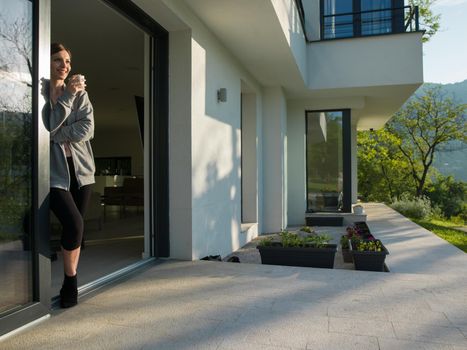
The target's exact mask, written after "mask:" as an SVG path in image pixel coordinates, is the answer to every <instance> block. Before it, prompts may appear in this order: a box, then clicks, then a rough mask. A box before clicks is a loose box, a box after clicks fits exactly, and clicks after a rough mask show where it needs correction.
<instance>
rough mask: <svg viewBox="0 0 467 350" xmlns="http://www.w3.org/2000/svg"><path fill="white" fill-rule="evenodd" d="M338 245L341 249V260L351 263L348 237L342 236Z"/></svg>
mask: <svg viewBox="0 0 467 350" xmlns="http://www.w3.org/2000/svg"><path fill="white" fill-rule="evenodd" d="M340 244H341V249H342V258H343V259H344V262H345V263H351V262H353V259H352V254H351V253H350V245H349V237H348V236H347V235H342V237H341V240H340Z"/></svg>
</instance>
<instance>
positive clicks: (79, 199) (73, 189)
mask: <svg viewBox="0 0 467 350" xmlns="http://www.w3.org/2000/svg"><path fill="white" fill-rule="evenodd" d="M67 162H68V169H69V170H70V180H71V181H70V191H65V190H62V189H59V188H51V189H50V209H51V210H52V211H53V213H54V214H55V216H56V217H57V218H58V220H59V221H60V223H61V224H62V227H63V232H62V238H61V240H60V242H61V245H62V247H63V248H64V249H66V250H74V249H76V248H78V247H79V246H80V245H81V241H82V240H83V232H84V221H83V218H84V214H85V213H86V208H87V206H88V204H89V199H90V198H91V186H90V185H87V186H82V187H81V188H78V182H77V181H76V176H75V168H74V166H73V160H72V158H71V157H69V158H67Z"/></svg>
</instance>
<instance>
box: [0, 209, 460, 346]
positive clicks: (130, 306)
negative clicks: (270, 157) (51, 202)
mask: <svg viewBox="0 0 467 350" xmlns="http://www.w3.org/2000/svg"><path fill="white" fill-rule="evenodd" d="M365 208H366V211H367V214H368V217H369V225H370V228H371V229H372V231H373V232H375V235H377V236H378V238H381V239H382V240H383V242H384V243H386V244H387V245H388V246H389V249H390V251H391V256H392V258H393V260H390V261H389V266H390V269H391V272H389V273H380V272H368V271H354V270H345V269H315V268H303V267H287V266H273V265H261V264H253V263H250V264H247V263H240V264H238V263H228V262H208V261H194V262H191V261H174V260H167V261H163V262H162V263H159V264H157V265H154V266H151V267H150V268H147V269H144V270H141V271H139V272H137V273H135V274H133V275H131V276H130V277H128V278H126V279H124V280H121V281H119V282H116V283H114V284H112V285H109V286H106V287H104V288H102V289H100V290H98V291H96V292H93V293H90V294H88V295H86V296H84V297H82V298H81V299H80V303H79V304H78V306H76V307H74V308H71V309H67V310H55V311H53V312H52V317H51V318H50V319H48V320H47V321H44V322H42V323H40V324H38V325H37V326H35V327H31V328H28V329H26V330H24V331H23V332H21V333H19V334H16V335H14V336H11V337H9V338H4V340H3V341H2V342H1V344H0V348H1V349H2V350H3V349H65V348H66V349H67V350H68V349H70V350H73V349H221V350H222V349H259V350H274V349H276V350H280V349H326V350H334V349H336V350H341V349H371V350H372V349H382V350H386V349H402V350H403V349H410V350H412V349H414V350H418V349H423V350H434V349H442V350H448V349H449V350H460V349H467V307H466V305H467V273H466V271H467V270H466V268H465V266H466V263H465V261H466V259H467V258H466V254H465V253H463V252H461V253H462V254H459V252H460V251H459V250H458V249H457V248H454V247H451V248H447V247H446V245H449V244H448V243H447V242H445V241H442V240H438V239H433V237H432V236H434V235H433V234H431V233H427V232H424V231H421V230H420V229H419V228H418V227H417V226H416V225H415V224H411V223H407V222H406V221H405V220H406V219H405V218H401V217H400V216H399V215H398V214H397V213H394V212H393V211H392V210H391V209H389V208H387V207H386V208H385V207H384V206H383V207H380V206H379V205H370V206H368V207H365ZM374 213H379V214H378V215H387V216H388V219H387V220H388V221H389V223H391V222H392V228H391V225H390V224H389V223H382V222H380V216H378V215H375V214H374ZM381 220H382V219H381ZM401 224H402V225H403V226H404V227H406V232H407V234H408V242H407V244H406V248H407V249H406V250H404V249H403V246H404V245H403V244H402V237H401V234H400V225H401ZM413 225H415V226H413ZM378 230H381V231H380V233H379V232H378ZM391 230H392V231H391ZM422 230H423V229H422ZM414 235H416V236H417V237H415V236H414ZM417 239H421V241H420V242H422V243H420V245H422V246H424V247H426V248H427V249H428V250H430V249H432V250H431V251H430V252H431V253H433V252H434V251H437V252H439V253H440V256H439V258H440V259H439V260H437V262H436V264H435V265H436V266H431V265H430V264H432V263H433V258H432V257H430V258H427V259H425V258H424V256H423V254H415V256H414V257H412V258H407V257H408V256H409V255H410V254H409V252H408V251H409V250H411V249H412V247H413V244H415V246H417V244H416V243H414V242H415V241H416V240H417ZM435 242H436V244H437V245H438V248H436V249H435V248H434V246H433V244H434V243H435ZM430 247H431V248H430ZM448 253H449V254H452V255H453V256H452V257H449V256H448V257H447V258H446V254H448ZM399 254H401V255H402V256H403V257H400V256H398V255H399ZM449 254H448V255H449ZM443 258H446V259H445V260H446V261H444V260H443ZM417 259H419V260H420V262H418V263H415V266H413V267H407V268H404V263H408V264H410V263H413V262H414V261H417ZM454 262H455V263H456V264H457V266H453V264H454Z"/></svg>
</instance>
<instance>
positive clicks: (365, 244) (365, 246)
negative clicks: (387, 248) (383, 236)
mask: <svg viewBox="0 0 467 350" xmlns="http://www.w3.org/2000/svg"><path fill="white" fill-rule="evenodd" d="M352 247H355V248H356V250H357V251H359V252H382V251H383V250H384V249H383V244H382V243H381V241H380V240H378V239H376V240H372V241H362V240H360V241H357V242H355V244H354V243H352Z"/></svg>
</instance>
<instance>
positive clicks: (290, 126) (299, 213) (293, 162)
mask: <svg viewBox="0 0 467 350" xmlns="http://www.w3.org/2000/svg"><path fill="white" fill-rule="evenodd" d="M305 134H306V129H305V107H304V105H303V104H302V103H296V102H294V101H290V100H289V101H288V104H287V144H288V153H289V154H288V158H287V159H288V163H287V169H288V172H287V173H288V182H287V190H288V196H289V198H288V210H287V212H288V223H289V226H299V225H303V224H305V211H306V179H305V176H306V169H305V149H306V148H305Z"/></svg>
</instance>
